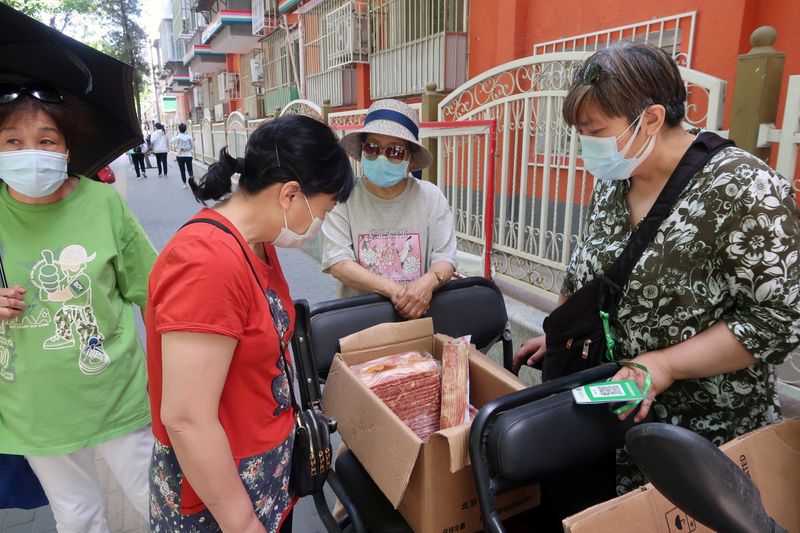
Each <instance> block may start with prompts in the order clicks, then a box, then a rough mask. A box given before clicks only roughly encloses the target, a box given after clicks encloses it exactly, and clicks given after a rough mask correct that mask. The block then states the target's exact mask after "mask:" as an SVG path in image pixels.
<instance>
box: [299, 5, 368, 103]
mask: <svg viewBox="0 0 800 533" xmlns="http://www.w3.org/2000/svg"><path fill="white" fill-rule="evenodd" d="M367 8H368V5H367V3H366V2H365V1H363V0H322V1H321V2H317V3H311V4H309V5H308V7H307V8H305V9H304V8H301V9H300V14H301V16H302V17H303V19H302V22H303V24H302V28H303V41H304V43H305V45H304V46H305V48H304V54H303V61H304V67H305V82H306V83H305V86H306V98H308V99H309V100H311V101H314V102H322V101H323V100H324V99H329V100H330V101H331V105H333V106H341V105H349V104H352V103H354V102H355V94H356V84H355V70H354V69H353V67H352V64H353V63H358V62H361V63H363V62H367V61H368V58H369V32H368V29H369V28H368V15H367Z"/></svg>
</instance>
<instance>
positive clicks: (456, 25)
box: [369, 0, 468, 99]
mask: <svg viewBox="0 0 800 533" xmlns="http://www.w3.org/2000/svg"><path fill="white" fill-rule="evenodd" d="M467 12H468V10H467V4H466V0H372V1H371V2H370V10H369V16H370V28H371V30H370V47H371V50H372V54H371V55H370V60H369V63H370V90H371V96H372V98H374V99H377V98H387V97H394V96H404V95H413V94H420V93H422V92H424V90H425V85H426V84H428V83H430V82H434V83H436V85H437V87H438V88H439V89H440V90H445V91H451V90H453V89H455V88H456V87H458V86H459V85H461V84H462V83H464V82H465V81H466V77H467V34H466V31H467Z"/></svg>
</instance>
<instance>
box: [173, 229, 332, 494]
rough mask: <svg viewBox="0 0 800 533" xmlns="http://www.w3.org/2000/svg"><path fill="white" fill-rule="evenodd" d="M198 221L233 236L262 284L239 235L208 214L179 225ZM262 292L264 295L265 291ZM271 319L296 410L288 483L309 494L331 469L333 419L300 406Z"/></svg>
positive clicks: (313, 408) (296, 491)
mask: <svg viewBox="0 0 800 533" xmlns="http://www.w3.org/2000/svg"><path fill="white" fill-rule="evenodd" d="M199 223H203V224H211V225H212V226H215V227H217V228H219V229H221V230H222V231H224V232H225V233H227V234H229V235H231V236H233V237H234V239H235V240H236V243H237V244H238V245H239V247H240V248H241V249H242V254H244V258H245V260H246V261H247V264H248V265H249V266H250V271H251V272H252V273H253V277H254V278H255V280H256V283H258V286H259V288H260V287H261V286H262V285H261V282H260V281H259V280H258V275H257V274H256V270H255V268H253V264H252V263H251V262H250V258H249V257H248V256H247V252H246V251H245V249H244V247H243V246H242V243H241V242H239V239H236V237H235V235H233V232H232V231H231V230H230V229H228V228H227V227H226V226H225V225H224V224H222V223H220V222H218V221H216V220H213V219H210V218H196V219H194V220H190V221H189V222H187V223H186V224H184V225H183V226H182V227H185V226H188V225H189V224H199ZM262 292H263V291H262ZM264 296H265V297H266V294H265V295H264ZM267 308H269V310H270V313H272V307H271V306H270V305H269V300H268V301H267ZM272 319H273V325H275V332H276V333H277V335H278V344H279V346H280V352H281V361H282V362H283V372H284V375H285V376H286V381H287V383H288V384H289V396H291V398H292V407H294V411H295V419H294V427H295V434H294V447H293V449H292V463H291V476H290V478H289V485H290V488H291V489H292V492H293V493H294V495H295V496H297V497H302V496H308V495H310V494H314V493H316V492H319V491H321V490H322V487H323V486H324V485H325V480H326V479H327V478H328V472H329V471H330V470H331V462H332V455H333V449H332V447H331V433H333V432H335V431H336V420H334V419H332V418H328V417H327V416H325V413H323V412H322V409H321V408H320V406H319V404H318V403H313V404H311V405H309V406H308V408H307V409H303V408H301V406H300V405H299V404H298V403H297V400H296V398H295V395H294V379H292V374H291V373H290V372H289V365H288V363H287V361H286V355H285V347H284V345H283V340H282V339H281V334H280V331H279V330H278V327H277V324H276V323H275V317H274V316H273V317H272Z"/></svg>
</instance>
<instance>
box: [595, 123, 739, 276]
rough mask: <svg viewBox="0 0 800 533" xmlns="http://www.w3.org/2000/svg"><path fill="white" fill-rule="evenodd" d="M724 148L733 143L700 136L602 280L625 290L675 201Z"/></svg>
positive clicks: (708, 134) (712, 136) (713, 136)
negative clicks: (608, 280)
mask: <svg viewBox="0 0 800 533" xmlns="http://www.w3.org/2000/svg"><path fill="white" fill-rule="evenodd" d="M728 146H736V145H735V144H734V143H733V141H731V140H728V139H723V138H722V137H720V136H719V135H717V134H715V133H711V132H709V131H703V132H700V134H699V135H698V136H697V138H696V139H695V140H694V142H692V144H691V146H689V149H688V150H686V153H685V154H684V155H683V157H682V158H681V160H680V161H679V162H678V166H677V167H675V170H674V171H673V172H672V175H671V176H670V177H669V180H668V181H667V184H666V185H664V188H663V189H662V190H661V193H660V194H659V195H658V198H657V199H656V201H655V203H654V204H653V207H651V208H650V211H649V212H648V213H647V216H645V217H644V219H642V221H641V222H640V223H639V226H638V227H637V228H636V231H634V232H633V234H631V238H630V240H628V244H627V245H626V246H625V249H624V250H623V251H622V253H621V254H620V255H619V257H617V259H616V261H614V263H613V264H612V265H611V268H609V269H608V272H606V274H605V276H606V277H607V278H609V279H610V280H611V281H613V282H614V283H616V284H617V286H618V287H619V288H622V287H624V286H625V284H626V283H627V282H628V278H629V277H630V275H631V272H633V268H634V267H635V266H636V263H638V262H639V258H640V257H641V256H642V254H643V253H644V250H645V249H646V248H647V246H648V245H649V244H650V242H652V240H653V238H654V237H655V236H656V232H657V231H658V228H659V227H661V223H662V222H664V220H665V219H666V218H667V216H669V214H670V212H671V211H672V207H673V205H674V204H675V201H676V200H677V199H678V196H680V194H681V192H682V191H683V190H684V189H685V188H686V185H687V184H688V183H689V182H690V181H691V180H692V178H693V177H694V176H695V175H696V174H697V173H698V172H699V171H700V170H702V169H703V167H704V166H705V165H706V163H707V162H708V161H709V160H710V159H711V158H712V157H713V156H714V154H716V153H717V152H719V151H720V150H722V149H723V148H726V147H728Z"/></svg>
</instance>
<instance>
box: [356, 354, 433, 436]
mask: <svg viewBox="0 0 800 533" xmlns="http://www.w3.org/2000/svg"><path fill="white" fill-rule="evenodd" d="M350 368H351V370H352V371H353V372H354V373H355V374H356V376H358V378H359V379H361V381H363V382H364V384H366V385H367V387H369V389H370V390H371V391H372V392H373V393H374V394H375V395H376V396H377V397H378V398H380V399H381V400H382V401H383V403H384V404H386V406H387V407H388V408H389V409H391V410H392V412H394V414H395V415H397V417H398V418H399V419H400V420H402V421H403V423H405V424H406V425H407V426H408V427H409V428H410V429H411V430H412V431H413V432H414V433H416V434H417V436H418V437H419V438H420V439H422V440H423V441H427V440H428V437H430V435H431V434H432V433H435V432H436V431H438V430H439V410H440V406H441V384H440V381H439V369H438V367H437V365H436V361H435V360H434V359H433V357H432V356H431V355H430V354H427V353H426V354H421V353H419V352H406V353H401V354H397V355H390V356H387V357H381V358H379V359H375V360H372V361H368V362H366V363H362V364H360V365H353V366H352V367H350Z"/></svg>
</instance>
